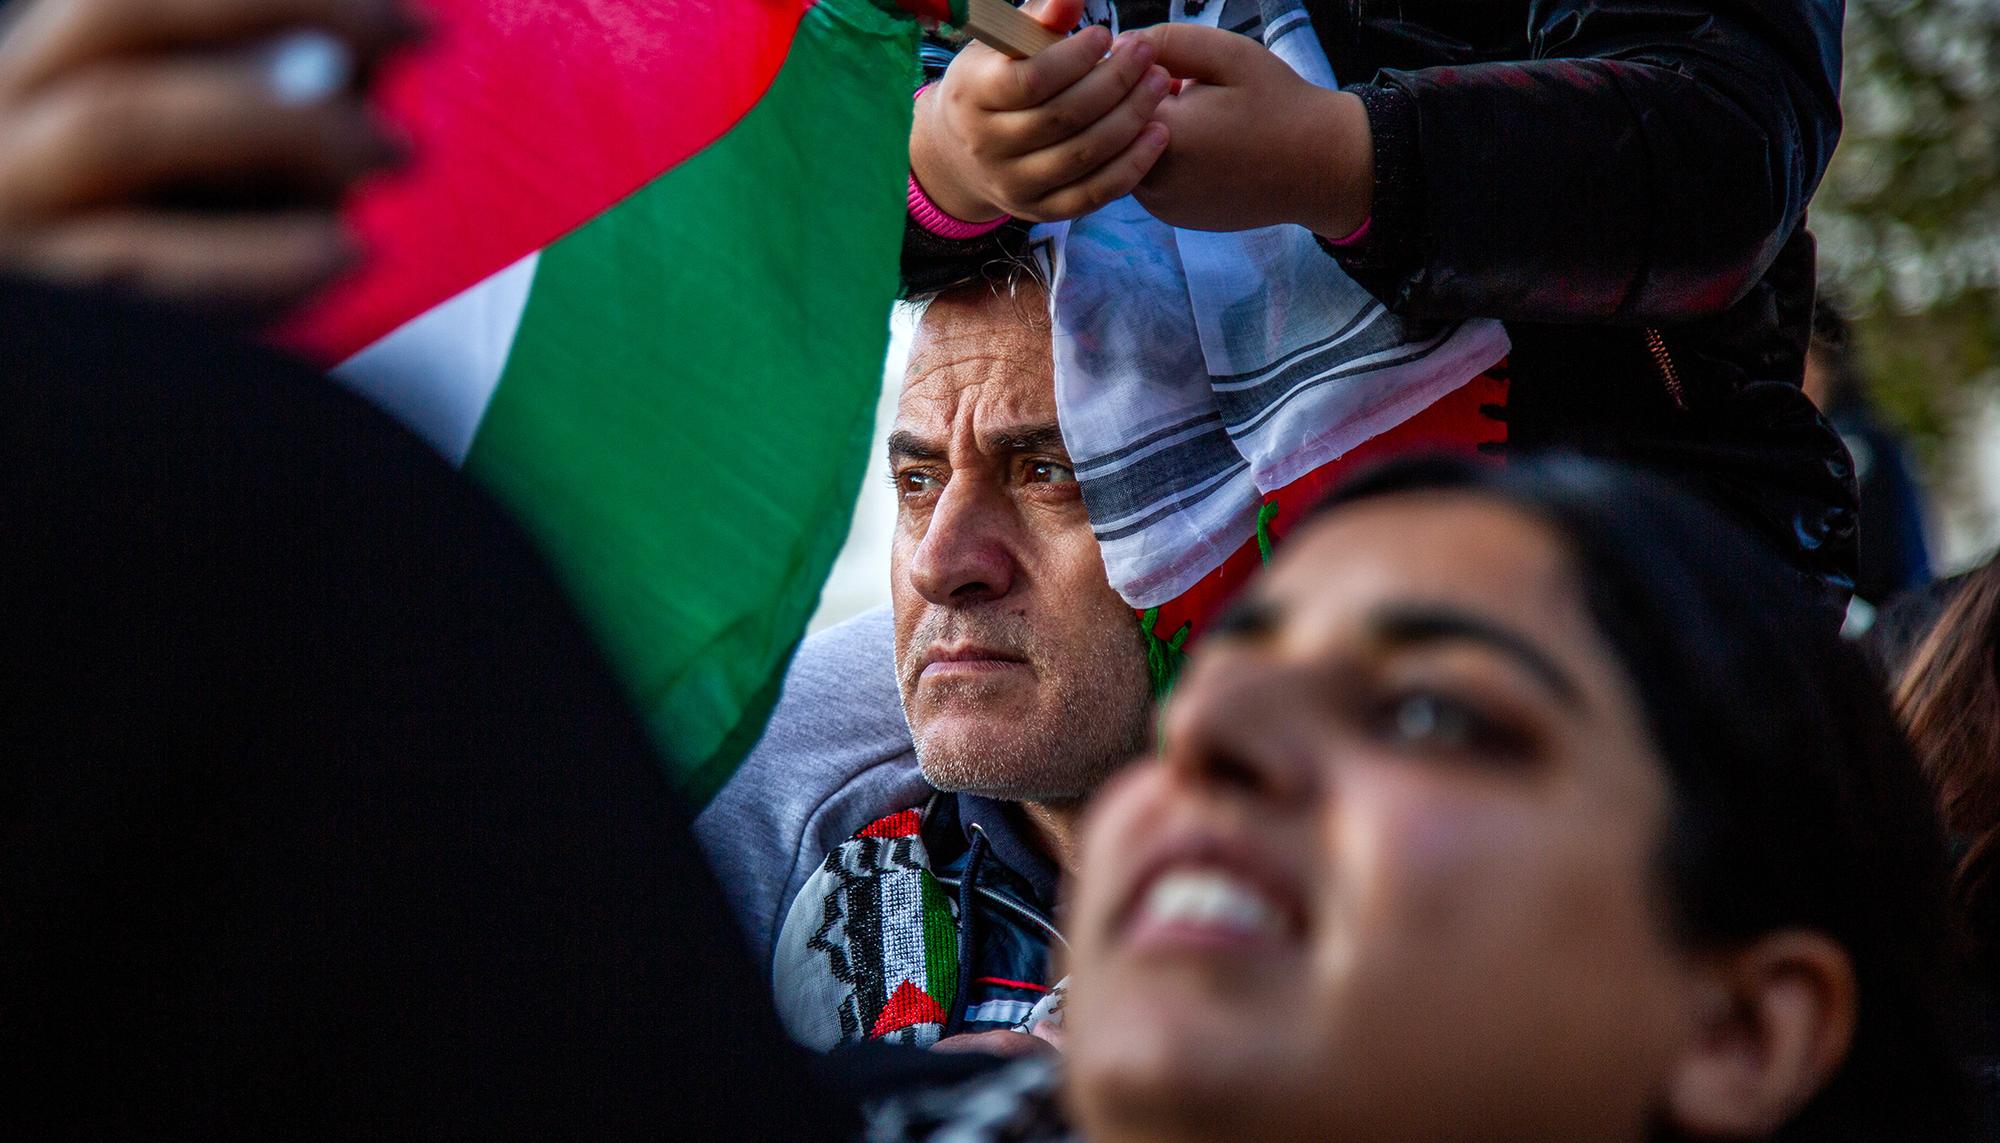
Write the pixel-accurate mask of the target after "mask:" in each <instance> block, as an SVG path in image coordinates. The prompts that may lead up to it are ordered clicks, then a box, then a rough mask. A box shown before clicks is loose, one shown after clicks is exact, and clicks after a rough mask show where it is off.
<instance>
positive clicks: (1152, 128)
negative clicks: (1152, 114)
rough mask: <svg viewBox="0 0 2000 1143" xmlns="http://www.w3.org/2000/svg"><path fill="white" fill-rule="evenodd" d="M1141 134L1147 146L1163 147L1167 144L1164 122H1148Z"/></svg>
mask: <svg viewBox="0 0 2000 1143" xmlns="http://www.w3.org/2000/svg"><path fill="white" fill-rule="evenodd" d="M1143 134H1144V136H1145V142H1146V145H1147V146H1148V147H1164V146H1166V145H1167V125H1166V124H1165V123H1148V124H1146V130H1145V131H1144V132H1143Z"/></svg>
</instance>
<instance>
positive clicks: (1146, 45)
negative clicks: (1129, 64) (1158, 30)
mask: <svg viewBox="0 0 2000 1143" xmlns="http://www.w3.org/2000/svg"><path fill="white" fill-rule="evenodd" d="M1158 54H1160V53H1159V49H1157V48H1155V47H1154V46H1153V41H1151V40H1140V41H1139V43H1138V45H1137V46H1135V47H1134V48H1133V49H1132V59H1133V61H1134V62H1136V63H1137V64H1138V65H1139V66H1140V67H1144V66H1146V65H1147V64H1149V63H1152V62H1153V57H1154V56H1156V55H1158Z"/></svg>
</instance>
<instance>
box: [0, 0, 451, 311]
mask: <svg viewBox="0 0 2000 1143" xmlns="http://www.w3.org/2000/svg"><path fill="white" fill-rule="evenodd" d="M11 8H12V11H10V12H8V14H7V15H8V17H9V18H8V19H7V21H6V22H5V24H4V26H0V268H4V269H7V270H12V271H14V272H17V273H26V274H32V275H37V276H41V277H45V278H48V279H52V280H56V281H63V282H69V283H74V284H79V285H111V286H122V287H128V288H132V289H136V290H138V291H140V292H143V293H146V294H150V295H152V296H154V297H157V298H161V299H164V300H167V301H171V302H176V303H180V304H183V305H187V306H190V307H193V308H198V309H204V310H210V311H220V312H224V313H231V314H240V315H245V316H248V315H273V314H276V313H278V312H280V311H282V310H284V309H286V308H289V307H291V306H293V305H296V304H297V303H298V302H300V301H302V300H304V299H305V298H306V297H307V296H308V295H310V294H311V293H312V292H314V291H315V290H317V289H319V288H320V287H322V286H324V285H325V284H327V283H328V282H329V281H331V280H332V279H333V278H334V277H335V276H336V275H337V274H339V273H340V272H341V271H342V270H343V269H345V268H346V266H347V265H348V264H349V263H350V262H351V261H352V260H353V258H354V251H353V248H352V245H351V243H350V241H349V240H348V239H347V237H346V236H345V234H344V233H343V231H342V229H341V225H340V220H339V217H338V212H339V207H340V202H341V200H342V198H343V196H344V195H345V194H346V193H347V192H348V191H349V190H350V189H351V188H352V186H353V185H354V183H355V181H356V180H358V179H359V178H361V177H362V176H364V175H366V174H368V173H370V172H373V171H377V170H380V169H383V168H385V167H388V166H392V165H394V164H396V163H397V162H399V161H400V160H401V158H402V149H401V147H400V146H399V145H398V144H397V143H396V142H395V141H393V140H392V139H391V138H390V137H389V135H388V133H387V132H386V131H385V130H384V128H383V127H382V126H381V125H379V124H377V123H376V122H374V121H373V120H372V119H371V117H370V116H369V114H368V112H367V110H366V108H365V107H364V106H363V102H362V96H363V89H364V87H365V77H366V76H367V75H369V73H370V71H371V70H372V68H373V65H374V64H375V63H376V62H377V61H378V60H379V59H380V58H381V57H382V55H383V54H384V53H385V52H387V51H389V50H391V49H393V48H395V47H397V46H398V45H400V44H403V43H407V42H409V41H410V40H412V39H413V38H415V36H416V34H417V33H418V31H419V25H418V24H417V23H416V22H414V20H413V19H412V18H411V16H410V15H409V14H408V12H407V11H406V10H405V9H404V8H403V6H402V4H401V3H400V2H399V0H16V3H14V4H13V5H11Z"/></svg>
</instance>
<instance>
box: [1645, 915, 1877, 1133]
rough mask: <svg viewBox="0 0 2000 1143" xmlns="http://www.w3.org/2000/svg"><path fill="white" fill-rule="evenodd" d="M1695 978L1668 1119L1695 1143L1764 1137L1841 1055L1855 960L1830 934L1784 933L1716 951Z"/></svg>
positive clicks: (1852, 1001) (1850, 1031) (1848, 1030)
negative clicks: (1691, 1015) (1690, 1027)
mask: <svg viewBox="0 0 2000 1143" xmlns="http://www.w3.org/2000/svg"><path fill="white" fill-rule="evenodd" d="M1697 976H1698V979H1699V984H1698V988H1699V990H1700V991H1701V993H1702V994H1703V1001H1702V1003H1703V1010H1702V1011H1700V1012H1698V1013H1696V1014H1695V1026H1696V1034H1695V1036H1694V1038H1693V1039H1692V1040H1691V1041H1690V1042H1689V1044H1688V1047H1687V1049H1686V1051H1685V1052H1684V1053H1683V1054H1682V1056H1681V1058H1680V1060H1679V1061H1678V1062H1677V1063H1676V1064H1675V1067H1674V1070H1673V1072H1672V1073H1671V1074H1670V1076H1669V1078H1668V1087H1667V1114H1668V1117H1669V1118H1670V1119H1671V1120H1672V1121H1673V1123H1674V1125H1675V1126H1676V1127H1677V1128H1679V1129H1680V1131H1681V1132H1683V1133H1685V1134H1687V1135H1690V1136H1693V1137H1696V1138H1723V1139H1759V1138H1763V1137H1765V1136H1768V1135H1770V1134H1772V1133H1773V1132H1775V1131H1777V1130H1778V1128H1780V1127H1782V1126H1784V1125H1785V1124H1786V1123H1787V1122H1789V1121H1790V1120H1791V1119H1792V1117H1793V1116H1795V1115H1797V1114H1798V1113H1799V1111H1800V1109H1802V1108H1803V1107H1805V1105H1806V1104H1807V1102H1809V1101H1810V1100H1811V1099H1812V1097H1813V1096H1814V1095H1816V1094H1818V1092H1819V1090H1820V1089H1821V1088H1822V1087H1824V1086H1825V1085H1826V1082H1827V1080H1829V1079H1831V1078H1832V1077H1833V1074H1834V1072H1835V1071H1836V1070H1838V1069H1839V1067H1840V1065H1841V1062H1842V1061H1843V1060H1845V1059H1846V1058H1847V1049H1848V1045H1849V1044H1850V1043H1851V1042H1852V1041H1853V1039H1854V1021H1855V1011H1856V996H1855V983H1854V963H1853V961H1852V960H1850V959H1849V958H1848V955H1847V950H1846V949H1844V948H1842V947H1841V946H1840V945H1839V944H1837V943H1835V942H1834V941H1833V939H1832V938H1830V937H1827V936H1825V935H1823V934H1821V933H1816V932H1811V931H1807V930H1801V929H1788V930H1783V931H1780V932H1775V933H1769V934H1766V935H1765V936H1763V937H1761V938H1759V939H1758V940H1756V941H1755V942H1753V943H1751V944H1750V945H1748V946H1746V947H1744V948H1741V949H1736V950H1732V951H1729V952H1724V953H1717V954H1715V955H1714V956H1712V957H1710V958H1708V959H1707V960H1705V962H1704V963H1703V964H1702V965H1701V967H1700V968H1699V969H1698V970H1697Z"/></svg>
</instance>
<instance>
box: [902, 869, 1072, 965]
mask: <svg viewBox="0 0 2000 1143" xmlns="http://www.w3.org/2000/svg"><path fill="white" fill-rule="evenodd" d="M931 876H932V877H933V878H936V880H937V883H938V884H939V885H942V886H944V887H945V888H947V889H951V890H956V889H957V888H958V881H959V879H958V878H956V877H942V876H939V875H937V874H935V873H934V874H932V875H931ZM972 891H973V892H974V893H977V894H978V895H979V896H981V897H984V898H985V899H986V900H987V902H988V903H990V904H994V905H998V906H1000V908H1001V909H1002V910H1004V911H1006V912H1008V913H1012V914H1013V915H1014V916H1015V917H1016V918H1018V919H1020V920H1023V921H1026V922H1028V923H1029V924H1031V925H1033V926H1034V927H1036V928H1038V929H1040V930H1042V931H1043V932H1045V933H1047V934H1048V935H1049V936H1051V937H1053V938H1054V939H1055V941H1056V943H1057V944H1060V945H1062V946H1063V947H1064V948H1068V947H1069V942H1068V941H1067V940H1064V939H1063V935H1062V934H1061V933H1060V932H1057V931H1056V927H1055V925H1054V924H1053V923H1052V922H1050V920H1049V919H1048V918H1047V917H1044V916H1042V915H1041V914H1040V913H1037V912H1036V911H1035V910H1033V909H1030V908H1028V907H1027V906H1026V905H1023V904H1021V903H1020V902H1018V901H1012V900H1009V899H1007V898H1006V897H1003V896H1001V895H1000V894H998V893H995V892H994V891H993V890H991V889H988V888H987V887H986V886H984V885H975V886H973V887H972Z"/></svg>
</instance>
